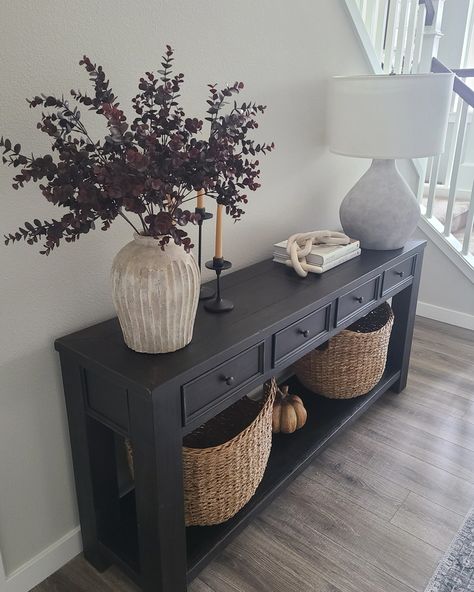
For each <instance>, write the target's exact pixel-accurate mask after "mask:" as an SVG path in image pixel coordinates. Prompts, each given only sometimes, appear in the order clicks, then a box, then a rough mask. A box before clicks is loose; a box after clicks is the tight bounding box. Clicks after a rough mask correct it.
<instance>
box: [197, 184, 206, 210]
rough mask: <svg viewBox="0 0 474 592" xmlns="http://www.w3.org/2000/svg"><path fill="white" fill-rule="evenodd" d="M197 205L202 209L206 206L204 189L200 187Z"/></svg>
mask: <svg viewBox="0 0 474 592" xmlns="http://www.w3.org/2000/svg"><path fill="white" fill-rule="evenodd" d="M196 207H197V208H199V209H200V210H202V209H203V208H204V189H200V190H199V191H198V192H197V204H196Z"/></svg>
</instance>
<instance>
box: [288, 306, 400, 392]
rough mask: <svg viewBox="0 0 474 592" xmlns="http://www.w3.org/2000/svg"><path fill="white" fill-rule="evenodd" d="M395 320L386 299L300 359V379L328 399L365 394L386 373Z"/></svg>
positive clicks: (297, 366) (297, 363) (306, 385)
mask: <svg viewBox="0 0 474 592" xmlns="http://www.w3.org/2000/svg"><path fill="white" fill-rule="evenodd" d="M393 320H394V317H393V312H392V309H391V307H390V305H389V304H388V303H386V302H384V304H382V305H381V306H379V307H378V308H377V309H375V310H374V311H372V312H371V313H369V314H368V315H366V317H364V318H363V319H360V320H359V321H357V323H354V325H351V327H349V328H348V329H344V330H343V331H341V333H339V334H338V335H336V336H335V337H333V338H332V339H329V341H328V342H327V343H325V344H323V345H322V346H320V347H319V348H316V349H315V350H313V351H312V352H310V353H309V354H307V355H306V356H304V357H303V358H301V359H300V360H298V362H296V364H295V372H296V375H297V377H298V379H299V380H300V382H301V383H302V384H303V385H304V386H305V387H306V388H308V389H309V390H311V391H314V392H315V393H318V394H319V395H323V396H324V397H328V398H329V399H352V398H353V397H359V396H361V395H365V394H366V393H368V392H369V391H370V390H371V389H373V388H374V386H375V385H376V384H377V383H378V382H379V380H380V379H381V378H382V374H383V373H384V370H385V365H386V362H387V351H388V344H389V340H390V333H391V331H392V326H393ZM374 327H375V330H370V329H372V328H374ZM364 331H366V332H364Z"/></svg>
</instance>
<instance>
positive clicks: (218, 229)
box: [214, 204, 224, 259]
mask: <svg viewBox="0 0 474 592" xmlns="http://www.w3.org/2000/svg"><path fill="white" fill-rule="evenodd" d="M223 208H224V206H223V205H222V204H217V215H216V249H215V253H214V257H215V258H216V259H222V211H223Z"/></svg>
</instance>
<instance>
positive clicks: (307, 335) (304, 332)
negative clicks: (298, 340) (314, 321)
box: [298, 329, 309, 337]
mask: <svg viewBox="0 0 474 592" xmlns="http://www.w3.org/2000/svg"><path fill="white" fill-rule="evenodd" d="M298 333H300V334H301V335H303V337H309V329H298Z"/></svg>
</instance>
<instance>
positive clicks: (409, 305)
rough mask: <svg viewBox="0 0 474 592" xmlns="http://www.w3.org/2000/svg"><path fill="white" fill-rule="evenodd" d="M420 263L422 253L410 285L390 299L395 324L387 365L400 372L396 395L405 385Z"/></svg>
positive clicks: (394, 389)
mask: <svg viewBox="0 0 474 592" xmlns="http://www.w3.org/2000/svg"><path fill="white" fill-rule="evenodd" d="M422 263H423V253H418V255H417V256H416V263H415V270H414V274H413V282H412V284H411V285H410V286H408V287H407V288H405V289H404V290H402V291H401V292H399V293H398V294H396V295H395V296H394V297H393V298H392V309H393V314H394V315H395V322H394V325H393V329H392V335H391V339H390V347H389V351H388V364H389V367H390V368H392V369H395V370H400V378H399V379H398V381H397V382H396V383H395V384H394V385H393V386H392V389H391V390H393V391H395V392H396V393H400V392H401V391H403V389H404V388H405V386H406V384H407V376H408V366H409V363H410V352H411V344H412V339H413V328H414V325H415V316H416V304H417V301H418V289H419V286H420V276H421V267H422Z"/></svg>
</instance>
